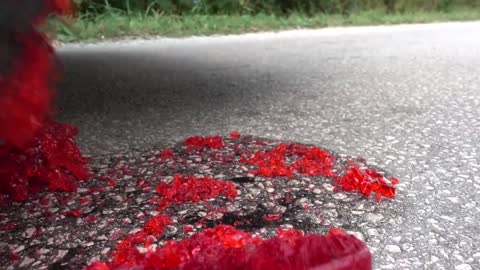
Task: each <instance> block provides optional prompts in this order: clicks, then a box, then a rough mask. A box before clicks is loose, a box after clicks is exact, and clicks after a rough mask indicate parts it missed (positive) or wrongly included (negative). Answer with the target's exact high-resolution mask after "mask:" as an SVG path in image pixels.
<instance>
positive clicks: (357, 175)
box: [336, 163, 398, 202]
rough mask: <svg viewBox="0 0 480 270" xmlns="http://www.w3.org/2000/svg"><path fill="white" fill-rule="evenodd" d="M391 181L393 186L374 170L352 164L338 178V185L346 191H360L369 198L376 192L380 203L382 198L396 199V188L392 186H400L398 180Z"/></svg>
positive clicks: (391, 179) (392, 179)
mask: <svg viewBox="0 0 480 270" xmlns="http://www.w3.org/2000/svg"><path fill="white" fill-rule="evenodd" d="M389 181H390V183H391V184H389V183H387V181H386V179H385V177H384V176H383V175H381V174H380V173H378V172H377V171H376V170H374V169H361V168H360V166H359V165H357V164H356V163H351V167H350V168H349V169H348V171H347V172H346V173H345V174H344V175H343V176H341V177H338V178H337V181H336V183H337V184H338V185H339V186H340V187H341V188H342V189H343V190H345V191H358V192H361V193H362V194H363V195H365V196H367V197H368V196H370V194H371V193H372V192H374V193H375V199H376V201H377V202H380V201H381V200H382V197H386V198H394V197H395V187H393V186H392V185H395V184H398V179H396V178H393V177H392V178H390V179H389Z"/></svg>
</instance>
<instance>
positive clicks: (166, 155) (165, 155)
mask: <svg viewBox="0 0 480 270" xmlns="http://www.w3.org/2000/svg"><path fill="white" fill-rule="evenodd" d="M174 155H175V153H174V152H173V150H172V149H165V150H163V151H162V152H161V153H160V154H158V157H160V158H161V159H162V160H167V159H170V158H172V157H173V156H174Z"/></svg>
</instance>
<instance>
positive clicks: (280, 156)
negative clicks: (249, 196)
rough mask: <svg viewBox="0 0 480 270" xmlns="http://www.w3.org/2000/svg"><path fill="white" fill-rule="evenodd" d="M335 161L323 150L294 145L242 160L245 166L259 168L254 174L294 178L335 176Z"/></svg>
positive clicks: (254, 154)
mask: <svg viewBox="0 0 480 270" xmlns="http://www.w3.org/2000/svg"><path fill="white" fill-rule="evenodd" d="M289 160H290V162H289ZM334 161H335V159H334V157H333V156H332V155H331V154H330V153H328V152H327V151H325V150H323V149H320V148H318V147H315V146H303V145H299V144H293V143H292V144H280V145H279V146H277V147H274V148H272V149H269V150H267V151H256V152H254V153H252V154H250V155H249V156H248V157H247V156H245V155H244V156H242V159H241V162H243V163H244V164H249V165H256V166H257V169H256V170H253V171H251V172H252V173H253V174H256V175H262V176H266V177H277V176H286V177H292V176H293V174H294V173H298V174H306V175H311V176H315V175H323V176H333V175H334V174H333V172H332V169H333V164H334Z"/></svg>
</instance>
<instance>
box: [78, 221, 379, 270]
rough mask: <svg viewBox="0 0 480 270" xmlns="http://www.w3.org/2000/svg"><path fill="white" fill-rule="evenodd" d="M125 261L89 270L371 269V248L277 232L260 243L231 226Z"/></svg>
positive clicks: (350, 239)
mask: <svg viewBox="0 0 480 270" xmlns="http://www.w3.org/2000/svg"><path fill="white" fill-rule="evenodd" d="M129 247H130V251H129V252H127V251H124V252H123V253H122V255H123V256H124V257H122V259H121V260H115V261H112V262H107V263H104V262H95V263H92V264H91V265H90V266H88V267H87V268H86V269H85V270H120V269H122V270H123V269H152V270H153V269H178V270H181V269H205V270H210V269H219V270H220V269H225V270H227V269H229V270H230V269H234V270H235V269H238V270H248V269H252V270H253V269H265V270H269V269H272V270H283V269H285V270H303V269H305V270H306V269H312V270H313V269H325V270H347V269H356V270H370V269H371V268H372V258H371V254H370V252H369V250H368V249H367V247H366V246H365V245H364V244H363V243H362V242H361V241H359V240H358V239H357V238H355V237H354V236H351V235H347V234H338V233H336V234H332V233H329V234H327V235H318V234H307V235H304V234H303V232H301V231H283V230H279V232H278V235H277V237H274V238H271V239H261V238H259V237H255V236H253V235H251V234H249V233H247V232H244V231H240V230H237V229H235V228H234V227H231V226H226V225H219V226H217V227H215V228H212V229H207V230H205V231H203V232H201V233H198V234H195V235H193V236H192V237H190V238H188V239H185V240H182V241H178V242H177V241H168V242H167V243H166V244H165V245H164V246H163V247H161V248H157V249H153V250H149V251H147V252H145V253H140V252H138V249H136V248H134V247H132V246H129Z"/></svg>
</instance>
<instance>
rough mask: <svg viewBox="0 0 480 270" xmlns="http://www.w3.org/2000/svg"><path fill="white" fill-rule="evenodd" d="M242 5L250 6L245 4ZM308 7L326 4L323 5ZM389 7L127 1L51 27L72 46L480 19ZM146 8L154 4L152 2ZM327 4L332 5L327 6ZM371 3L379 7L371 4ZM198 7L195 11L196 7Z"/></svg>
mask: <svg viewBox="0 0 480 270" xmlns="http://www.w3.org/2000/svg"><path fill="white" fill-rule="evenodd" d="M137 1H139V0H137ZM198 1H200V0H198ZM204 1H205V0H204ZM218 1H227V0H218ZM228 1H238V0H228ZM242 1H243V2H245V1H246V2H248V1H247V0H242ZM242 1H240V2H242ZM271 1H280V0H271ZM299 1H300V0H299ZM305 1H307V0H305ZM308 1H313V2H325V1H326V0H318V1H314V0H308ZM343 1H348V0H343ZM350 1H353V0H350ZM389 1H394V0H384V1H380V2H382V3H383V5H380V3H378V4H379V5H373V4H371V5H370V6H368V7H366V6H361V7H359V6H358V2H362V1H357V5H356V7H355V8H352V7H350V8H349V9H348V10H347V11H345V10H342V9H341V8H337V9H332V10H330V11H328V12H327V11H325V9H322V10H320V9H319V8H318V7H317V8H313V7H311V8H309V9H307V8H305V7H304V8H301V7H295V8H292V9H291V10H287V11H282V10H280V8H279V9H273V8H269V9H266V8H263V9H262V8H259V9H258V10H253V11H252V9H249V10H247V11H248V12H247V11H245V10H244V9H239V7H236V9H234V10H226V8H224V10H222V9H215V11H212V10H204V9H202V10H198V9H195V7H196V6H193V7H191V6H188V7H184V9H185V10H183V11H182V10H180V11H179V9H173V10H172V7H170V8H171V9H167V8H165V7H164V8H163V9H161V6H157V5H152V4H151V3H150V5H146V4H147V3H148V2H149V1H148V0H145V1H144V2H145V5H144V6H139V5H137V6H136V7H135V8H132V6H131V4H129V3H128V1H124V2H119V3H123V4H122V5H120V4H118V5H116V6H113V5H112V4H111V3H110V2H108V1H105V2H104V3H108V4H105V5H103V6H102V5H99V6H98V8H97V9H92V8H91V7H90V6H87V7H85V6H82V5H80V6H79V7H80V9H79V12H78V13H76V15H75V17H74V18H73V24H72V25H71V26H69V27H67V26H65V25H64V24H61V23H59V22H58V21H53V22H52V25H50V27H53V28H52V29H55V32H56V38H57V39H59V40H60V41H63V42H76V41H96V40H101V39H117V38H125V37H148V36H167V37H184V36H192V35H196V36H197V35H216V34H239V33H246V32H259V31H278V30H289V29H298V28H323V27H331V26H359V25H385V24H404V23H429V22H442V21H471V20H479V19H480V3H478V7H477V0H472V1H470V2H471V3H469V5H467V4H466V3H464V4H462V5H460V4H459V3H458V2H453V1H452V3H451V4H450V5H449V6H447V7H443V8H440V6H438V5H439V2H442V1H441V0H439V1H433V2H436V3H437V4H436V5H437V6H435V7H433V8H432V7H431V8H425V7H424V8H414V7H410V8H405V7H404V8H403V9H401V8H399V7H398V5H397V6H394V8H391V7H390V8H389V7H388V5H387V4H388V3H387V2H389ZM425 1H426V0H425ZM444 1H445V0H444ZM90 2H92V1H90ZM150 2H152V3H153V2H154V1H150ZM190 2H192V3H194V2H195V1H191V0H190ZM190 2H189V3H190ZM300 2H302V1H300ZM330 2H335V1H334V0H331V1H330ZM339 2H342V1H339ZM354 2H355V1H354ZM370 2H378V1H377V0H370ZM394 2H395V1H394ZM414 2H421V1H414ZM427 2H432V1H431V0H430V1H427ZM478 2H480V1H478ZM84 3H85V2H84ZM137 4H138V3H137ZM397 4H398V3H397ZM196 5H199V4H198V2H197V4H196ZM231 9H233V8H231Z"/></svg>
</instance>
